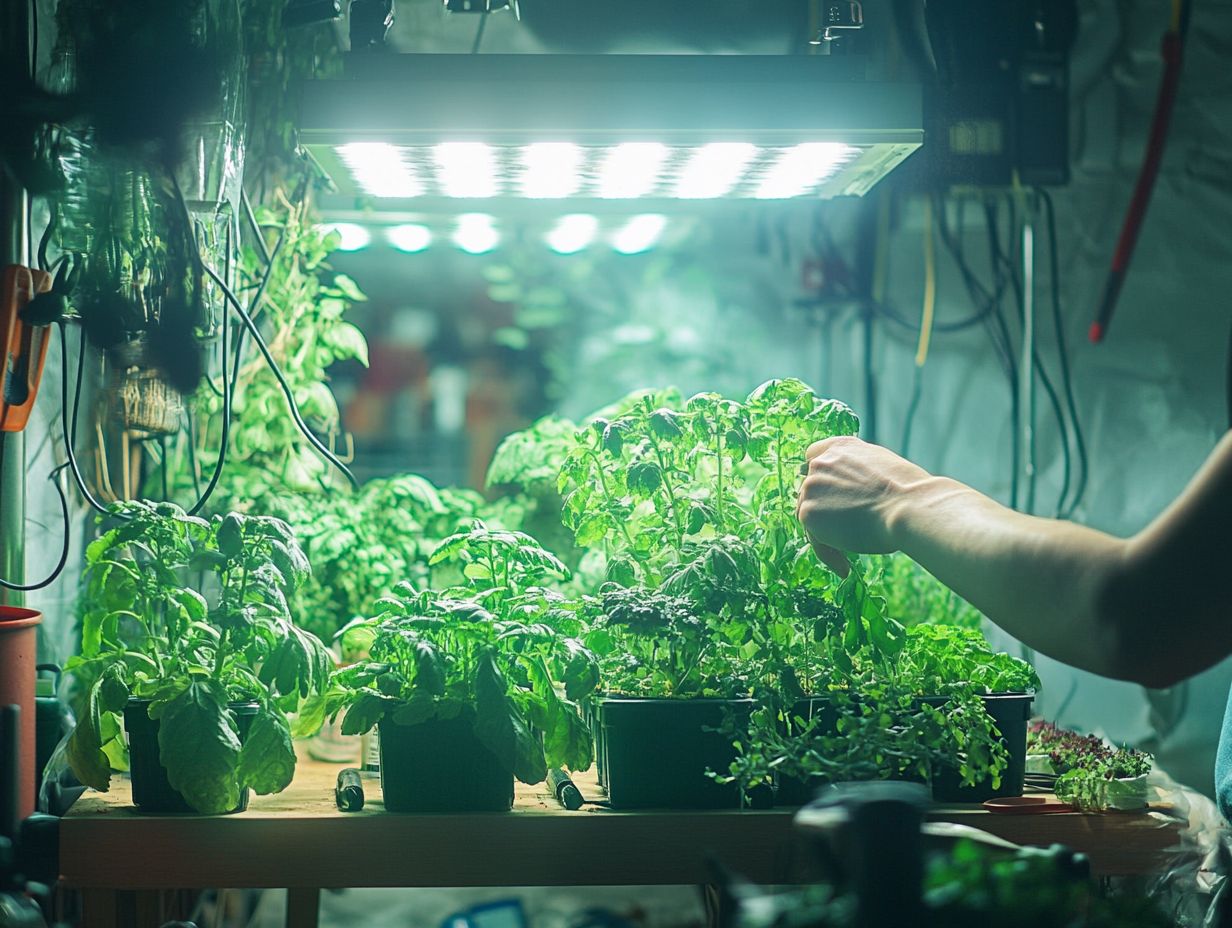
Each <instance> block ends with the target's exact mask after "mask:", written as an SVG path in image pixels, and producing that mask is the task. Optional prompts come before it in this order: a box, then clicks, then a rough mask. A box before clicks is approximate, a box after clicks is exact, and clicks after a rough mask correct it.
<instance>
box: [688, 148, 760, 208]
mask: <svg viewBox="0 0 1232 928" xmlns="http://www.w3.org/2000/svg"><path fill="white" fill-rule="evenodd" d="M756 154H757V146H756V145H751V144H749V143H747V142H712V143H710V144H709V145H703V146H701V147H700V148H697V149H694V151H693V153H692V154H691V155H690V156H689V161H688V163H687V164H686V165H685V167H684V170H683V171H682V172H681V173H680V179H679V180H678V181H677V182H676V189H675V191H674V192H673V196H677V197H680V198H682V199H686V200H700V199H711V198H713V197H721V196H724V195H725V194H727V193H729V192H730V191H731V189H732V187H734V186H735V185H736V183H737V181H739V180H740V178H741V176H742V175H743V174H744V169H745V167H746V166H747V165H748V163H749V162H750V161H752V160H753V156H754V155H756Z"/></svg>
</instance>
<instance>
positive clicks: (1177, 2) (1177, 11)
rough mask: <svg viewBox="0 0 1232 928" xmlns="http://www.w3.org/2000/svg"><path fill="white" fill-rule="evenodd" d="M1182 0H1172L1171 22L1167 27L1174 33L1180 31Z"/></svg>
mask: <svg viewBox="0 0 1232 928" xmlns="http://www.w3.org/2000/svg"><path fill="white" fill-rule="evenodd" d="M1181 5H1182V0H1172V24H1171V26H1170V27H1169V28H1170V29H1171V30H1172V31H1173V32H1174V33H1175V32H1180V31H1181Z"/></svg>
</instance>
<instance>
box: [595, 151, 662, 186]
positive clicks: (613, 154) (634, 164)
mask: <svg viewBox="0 0 1232 928" xmlns="http://www.w3.org/2000/svg"><path fill="white" fill-rule="evenodd" d="M668 152H669V149H668V147H667V146H666V145H664V144H662V143H660V142H623V143H622V144H620V145H616V146H615V147H613V148H611V149H609V150H608V152H607V154H606V155H605V156H604V158H603V165H602V167H600V169H599V187H598V191H597V192H598V194H599V196H601V197H603V198H604V199H631V198H633V197H644V196H646V194H648V193H650V192H651V191H652V190H654V188H655V187H656V186H657V184H658V180H659V172H660V171H661V170H662V169H663V162H664V161H665V160H667V155H668Z"/></svg>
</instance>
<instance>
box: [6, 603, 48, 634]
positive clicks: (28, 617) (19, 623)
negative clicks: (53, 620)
mask: <svg viewBox="0 0 1232 928" xmlns="http://www.w3.org/2000/svg"><path fill="white" fill-rule="evenodd" d="M42 621H43V613H41V612H39V611H38V610H37V609H27V608H26V607H25V606H0V632H14V631H17V630H19V629H22V628H33V627H34V626H35V625H38V624H39V623H41V622H42Z"/></svg>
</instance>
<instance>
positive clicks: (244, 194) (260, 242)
mask: <svg viewBox="0 0 1232 928" xmlns="http://www.w3.org/2000/svg"><path fill="white" fill-rule="evenodd" d="M240 200H241V201H242V202H243V204H244V212H245V213H246V214H247V215H248V224H249V225H250V226H252V234H253V237H254V238H256V240H257V247H258V248H260V249H261V258H262V260H264V261H265V263H266V264H269V263H270V260H271V257H270V251H269V249H268V248H267V247H266V246H265V236H263V235H262V234H261V224H260V223H259V222H257V214H256V213H255V212H253V209H252V201H251V200H249V199H248V191H247V190H244V189H243V188H240Z"/></svg>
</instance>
